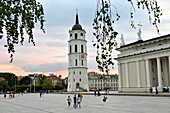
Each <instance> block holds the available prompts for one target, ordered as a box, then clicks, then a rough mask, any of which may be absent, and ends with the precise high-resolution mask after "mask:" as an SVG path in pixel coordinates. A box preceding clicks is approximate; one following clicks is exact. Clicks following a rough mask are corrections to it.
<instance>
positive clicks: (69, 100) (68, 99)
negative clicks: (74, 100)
mask: <svg viewBox="0 0 170 113" xmlns="http://www.w3.org/2000/svg"><path fill="white" fill-rule="evenodd" d="M67 102H68V108H70V105H71V98H70V96H68V98H67Z"/></svg>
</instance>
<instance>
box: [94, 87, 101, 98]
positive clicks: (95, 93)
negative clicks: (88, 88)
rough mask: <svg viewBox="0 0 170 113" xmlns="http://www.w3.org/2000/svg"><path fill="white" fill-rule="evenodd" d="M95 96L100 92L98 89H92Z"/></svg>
mask: <svg viewBox="0 0 170 113" xmlns="http://www.w3.org/2000/svg"><path fill="white" fill-rule="evenodd" d="M96 95H97V96H100V90H99V89H98V90H97V88H95V89H94V96H96Z"/></svg>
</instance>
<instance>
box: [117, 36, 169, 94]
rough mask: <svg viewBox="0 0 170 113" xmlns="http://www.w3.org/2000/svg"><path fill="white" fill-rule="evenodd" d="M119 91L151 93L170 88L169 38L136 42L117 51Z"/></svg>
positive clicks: (163, 37) (162, 37)
mask: <svg viewBox="0 0 170 113" xmlns="http://www.w3.org/2000/svg"><path fill="white" fill-rule="evenodd" d="M116 50H117V51H119V52H120V54H119V55H118V57H117V58H116V60H117V61H118V72H119V75H120V77H119V92H148V91H149V89H150V88H151V87H156V88H157V89H158V91H159V92H163V87H169V88H170V35H165V36H161V37H156V38H153V39H150V40H146V41H142V40H140V41H137V42H134V43H130V44H127V45H124V46H121V47H120V48H117V49H116Z"/></svg>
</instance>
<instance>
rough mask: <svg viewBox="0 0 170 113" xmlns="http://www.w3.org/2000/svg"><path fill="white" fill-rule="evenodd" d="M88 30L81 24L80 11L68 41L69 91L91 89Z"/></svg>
mask: <svg viewBox="0 0 170 113" xmlns="http://www.w3.org/2000/svg"><path fill="white" fill-rule="evenodd" d="M85 34H86V31H85V30H84V29H82V26H81V25H80V24H79V19H78V13H77V12H76V22H75V25H74V26H73V27H72V30H69V35H70V38H69V41H68V62H69V66H68V74H69V75H68V87H67V91H68V92H76V91H89V85H88V75H87V69H88V68H87V41H86V39H85Z"/></svg>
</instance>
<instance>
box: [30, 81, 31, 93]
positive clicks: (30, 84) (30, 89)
mask: <svg viewBox="0 0 170 113" xmlns="http://www.w3.org/2000/svg"><path fill="white" fill-rule="evenodd" d="M30 93H31V78H30Z"/></svg>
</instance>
